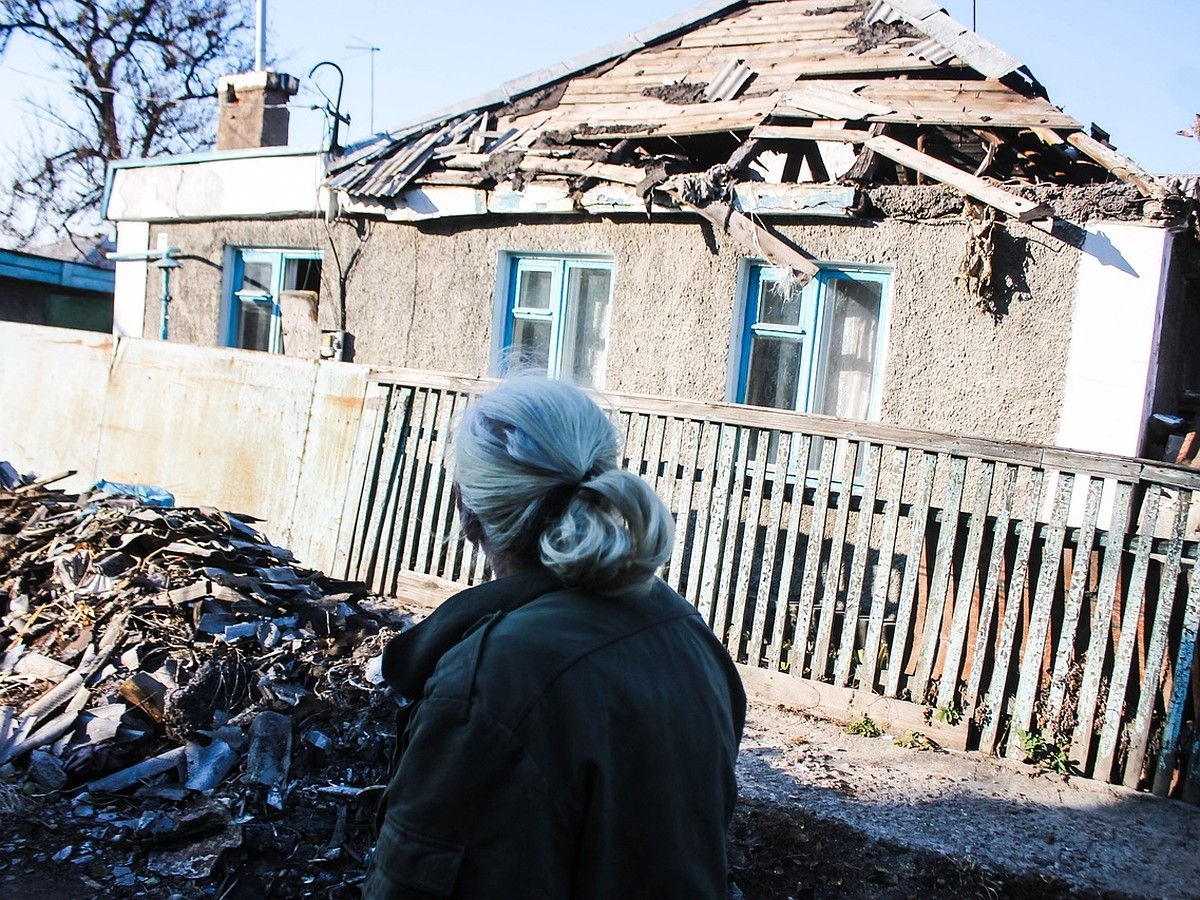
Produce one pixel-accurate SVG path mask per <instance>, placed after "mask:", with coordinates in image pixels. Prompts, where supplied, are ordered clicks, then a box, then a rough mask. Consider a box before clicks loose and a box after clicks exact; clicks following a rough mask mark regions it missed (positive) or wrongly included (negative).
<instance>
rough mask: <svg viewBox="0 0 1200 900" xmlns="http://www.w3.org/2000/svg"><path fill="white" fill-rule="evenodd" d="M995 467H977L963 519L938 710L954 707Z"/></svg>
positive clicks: (989, 464) (938, 695)
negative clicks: (963, 539)
mask: <svg viewBox="0 0 1200 900" xmlns="http://www.w3.org/2000/svg"><path fill="white" fill-rule="evenodd" d="M995 470H996V464H995V463H994V462H991V461H990V460H986V461H984V462H983V463H982V464H981V465H980V467H979V486H978V490H977V492H976V494H975V505H974V506H973V507H972V508H971V512H970V513H969V514H968V516H967V519H968V521H967V544H966V547H965V549H964V550H963V566H962V572H961V573H960V574H959V578H958V590H957V591H956V592H955V596H954V615H953V617H952V619H951V623H950V640H949V641H948V642H947V647H946V660H945V662H944V663H943V665H942V675H941V679H940V681H939V683H938V694H937V701H936V702H937V705H938V707H939V708H941V709H949V708H950V707H955V708H957V706H958V704H957V702H956V701H957V695H958V678H959V669H960V666H961V664H962V659H963V655H964V654H965V653H966V648H967V626H968V625H969V624H970V616H971V610H972V608H973V607H974V605H975V603H974V597H975V589H976V584H975V577H976V575H977V574H978V572H979V556H980V552H981V551H982V549H983V532H984V528H985V526H986V525H987V513H988V506H989V504H990V503H991V500H992V479H993V477H994V476H995Z"/></svg>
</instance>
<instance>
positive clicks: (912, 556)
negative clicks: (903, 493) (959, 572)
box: [883, 453, 938, 697]
mask: <svg viewBox="0 0 1200 900" xmlns="http://www.w3.org/2000/svg"><path fill="white" fill-rule="evenodd" d="M937 461H938V457H937V455H936V454H933V453H923V454H922V458H921V474H920V480H919V481H918V482H917V496H916V499H914V500H913V504H912V513H911V514H910V516H909V526H910V528H911V530H910V531H909V535H908V555H907V556H906V557H905V560H904V580H903V581H902V582H901V584H900V601H899V604H898V606H897V609H896V627H895V630H894V632H893V636H892V647H891V650H890V652H889V653H888V659H889V660H890V662H889V664H888V679H887V685H886V686H885V687H884V689H883V692H884V696H885V697H896V696H898V695H899V693H900V676H901V675H903V674H904V661H905V657H906V655H907V653H908V630H909V628H910V627H911V624H912V615H913V606H914V604H915V603H916V599H917V577H918V576H919V574H920V571H921V554H922V553H923V552H924V548H925V523H926V522H927V521H928V520H929V501H930V499H931V497H932V495H933V473H934V471H935V470H936V469H937Z"/></svg>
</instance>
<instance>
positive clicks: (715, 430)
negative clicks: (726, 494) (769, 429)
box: [685, 421, 721, 621]
mask: <svg viewBox="0 0 1200 900" xmlns="http://www.w3.org/2000/svg"><path fill="white" fill-rule="evenodd" d="M700 424H701V425H702V426H703V432H702V435H701V437H702V438H703V445H702V447H698V448H697V461H698V465H697V466H696V468H695V469H694V470H692V471H691V472H689V473H688V479H689V481H691V480H692V479H696V478H698V477H702V476H703V475H704V473H707V472H716V470H717V465H716V463H717V439H718V437H719V436H720V430H721V426H720V425H719V424H717V423H716V422H711V421H709V422H703V423H700ZM715 483H716V479H711V480H704V481H699V482H698V484H699V495H698V498H697V494H696V493H695V484H693V493H692V497H693V499H694V500H695V501H696V502H695V506H696V519H695V522H696V524H695V527H694V529H693V531H692V535H691V541H690V542H689V544H688V546H689V548H690V550H691V552H690V560H689V565H688V578H687V593H686V594H685V596H686V597H687V598H688V599H689V600H691V601H692V605H693V606H695V607H696V608H697V609H701V599H700V572H701V565H702V563H703V561H704V548H705V547H706V546H707V544H708V541H707V537H708V531H707V529H709V528H711V527H712V518H711V517H710V516H709V514H708V510H709V507H710V506H711V505H712V495H713V490H714V485H715ZM689 515H690V510H689ZM701 613H702V614H703V613H704V611H703V609H701ZM704 618H705V621H707V620H708V616H707V615H705V616H704Z"/></svg>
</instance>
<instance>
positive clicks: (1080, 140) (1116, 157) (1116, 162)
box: [1067, 131, 1167, 198]
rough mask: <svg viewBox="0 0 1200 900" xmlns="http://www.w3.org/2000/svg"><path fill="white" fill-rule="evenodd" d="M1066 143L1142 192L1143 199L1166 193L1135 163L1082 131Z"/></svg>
mask: <svg viewBox="0 0 1200 900" xmlns="http://www.w3.org/2000/svg"><path fill="white" fill-rule="evenodd" d="M1067 143H1068V144H1070V145H1071V146H1072V147H1074V148H1075V149H1076V150H1079V151H1080V152H1082V153H1084V154H1086V155H1087V156H1088V157H1090V158H1091V159H1092V160H1094V161H1095V162H1097V163H1099V164H1100V165H1101V166H1103V167H1104V168H1106V169H1108V171H1110V172H1112V173H1113V174H1114V175H1116V176H1117V177H1118V178H1120V179H1121V180H1122V181H1125V182H1128V183H1129V184H1132V185H1133V186H1134V187H1136V188H1137V189H1138V190H1139V191H1141V192H1142V196H1143V197H1157V198H1162V197H1165V196H1166V194H1167V192H1166V190H1165V189H1164V188H1163V187H1162V185H1160V184H1159V183H1158V182H1156V181H1155V180H1154V177H1153V176H1152V175H1150V174H1148V173H1147V172H1146V171H1145V170H1144V169H1142V168H1141V166H1139V165H1138V164H1137V163H1135V162H1134V161H1133V160H1131V159H1130V158H1129V157H1127V156H1123V155H1122V154H1120V153H1118V152H1117V151H1116V150H1114V149H1112V148H1111V147H1107V146H1105V145H1104V144H1102V143H1100V142H1099V141H1098V140H1096V139H1095V138H1092V137H1088V136H1087V135H1086V134H1084V133H1083V132H1082V131H1076V132H1075V133H1074V134H1069V135H1067Z"/></svg>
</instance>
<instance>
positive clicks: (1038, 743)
mask: <svg viewBox="0 0 1200 900" xmlns="http://www.w3.org/2000/svg"><path fill="white" fill-rule="evenodd" d="M1017 741H1018V742H1019V743H1020V745H1021V752H1022V753H1024V754H1025V762H1027V763H1029V764H1031V765H1035V766H1037V767H1038V768H1040V769H1045V770H1047V771H1049V772H1054V773H1056V774H1058V775H1070V774H1072V773H1073V772H1075V771H1076V769H1075V764H1074V763H1073V762H1072V761H1071V758H1070V756H1068V755H1067V747H1066V746H1059V745H1058V744H1056V743H1054V742H1053V741H1048V740H1046V738H1044V737H1042V735H1041V734H1040V733H1038V732H1037V731H1036V730H1034V731H1025V730H1023V729H1021V728H1018V729H1017Z"/></svg>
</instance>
